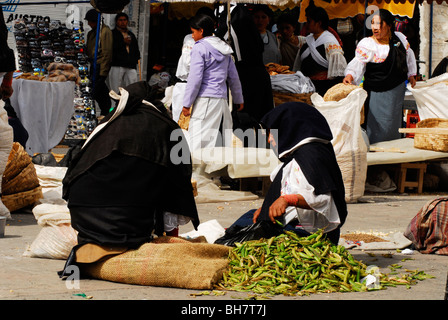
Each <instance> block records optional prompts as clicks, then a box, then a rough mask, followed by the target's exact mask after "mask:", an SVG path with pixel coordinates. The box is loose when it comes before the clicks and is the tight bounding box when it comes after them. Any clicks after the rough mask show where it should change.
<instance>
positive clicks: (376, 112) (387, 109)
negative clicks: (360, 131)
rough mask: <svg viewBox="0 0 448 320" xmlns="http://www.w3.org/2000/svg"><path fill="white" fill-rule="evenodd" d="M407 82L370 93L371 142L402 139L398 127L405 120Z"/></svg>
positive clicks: (367, 121)
mask: <svg viewBox="0 0 448 320" xmlns="http://www.w3.org/2000/svg"><path fill="white" fill-rule="evenodd" d="M405 91H406V86H405V82H403V83H401V84H399V85H398V86H396V87H395V88H393V89H391V90H388V91H384V92H375V91H370V93H369V108H368V112H367V117H366V131H367V136H368V137H369V142H370V143H376V142H381V141H389V140H395V139H400V138H401V134H400V133H399V132H398V129H399V128H401V126H402V121H403V101H404V95H405Z"/></svg>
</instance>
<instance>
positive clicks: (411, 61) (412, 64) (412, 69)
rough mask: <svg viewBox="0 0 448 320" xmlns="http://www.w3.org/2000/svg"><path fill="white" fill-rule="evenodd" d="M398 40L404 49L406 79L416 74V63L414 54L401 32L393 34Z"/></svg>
mask: <svg viewBox="0 0 448 320" xmlns="http://www.w3.org/2000/svg"><path fill="white" fill-rule="evenodd" d="M395 34H396V35H397V37H398V39H400V41H401V43H403V45H404V47H405V48H406V62H407V65H408V78H409V77H411V76H415V75H416V74H417V61H416V60H415V53H414V50H412V48H411V45H410V44H409V42H408V39H407V38H406V36H405V35H404V34H402V33H401V32H397V31H396V32H395Z"/></svg>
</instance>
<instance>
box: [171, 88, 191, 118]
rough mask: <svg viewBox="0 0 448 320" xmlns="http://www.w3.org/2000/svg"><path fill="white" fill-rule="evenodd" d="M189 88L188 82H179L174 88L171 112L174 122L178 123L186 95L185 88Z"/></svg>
mask: <svg viewBox="0 0 448 320" xmlns="http://www.w3.org/2000/svg"><path fill="white" fill-rule="evenodd" d="M186 87H187V83H186V82H178V83H176V84H175V85H174V88H173V98H172V101H171V112H172V113H173V120H174V121H176V122H178V121H179V117H180V113H181V112H182V108H183V105H182V104H183V100H184V94H185V88H186Z"/></svg>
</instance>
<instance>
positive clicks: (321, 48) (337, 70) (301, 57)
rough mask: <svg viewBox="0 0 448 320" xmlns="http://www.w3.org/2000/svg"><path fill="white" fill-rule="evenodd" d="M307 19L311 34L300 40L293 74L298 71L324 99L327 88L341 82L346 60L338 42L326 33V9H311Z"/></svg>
mask: <svg viewBox="0 0 448 320" xmlns="http://www.w3.org/2000/svg"><path fill="white" fill-rule="evenodd" d="M306 17H307V24H306V26H307V29H308V31H309V32H310V34H309V35H308V36H306V37H301V39H302V40H301V41H300V50H299V52H298V53H297V56H296V59H295V61H294V67H293V71H301V72H302V73H303V74H304V75H305V76H307V77H309V78H310V79H311V81H312V82H313V84H314V86H315V87H316V92H317V93H318V94H319V95H321V96H324V95H325V93H326V92H327V90H328V89H330V88H331V87H332V86H334V85H336V84H338V83H341V82H342V80H343V79H344V75H345V74H344V72H345V68H346V66H347V61H346V60H345V57H344V51H343V50H342V47H341V45H340V43H339V41H338V39H336V37H335V36H334V35H333V34H332V33H331V32H330V31H328V28H329V27H328V24H329V18H328V14H327V13H326V12H325V10H324V9H323V8H321V7H313V8H310V9H309V10H307V12H306ZM303 39H304V40H305V41H303Z"/></svg>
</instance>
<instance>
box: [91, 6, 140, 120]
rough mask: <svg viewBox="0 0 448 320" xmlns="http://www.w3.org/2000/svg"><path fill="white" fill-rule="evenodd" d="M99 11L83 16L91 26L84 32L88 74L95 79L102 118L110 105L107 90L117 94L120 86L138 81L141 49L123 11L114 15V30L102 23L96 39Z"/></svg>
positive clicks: (94, 94) (94, 90) (94, 89)
mask: <svg viewBox="0 0 448 320" xmlns="http://www.w3.org/2000/svg"><path fill="white" fill-rule="evenodd" d="M98 14H99V13H98V11H96V10H95V9H90V10H89V11H87V13H86V15H85V20H87V23H88V25H89V27H90V28H91V30H90V31H89V32H88V34H87V55H88V57H89V59H90V63H91V66H92V67H91V68H90V77H91V79H92V80H93V81H94V86H93V98H94V99H95V101H96V102H97V103H98V107H99V109H100V113H101V116H103V117H104V116H106V115H107V114H109V112H110V110H111V107H112V101H111V99H110V97H109V91H110V90H114V91H115V92H117V93H119V87H126V86H127V85H129V84H131V83H135V82H137V81H138V74H137V67H138V61H139V60H140V50H139V47H138V41H137V38H136V37H135V35H134V33H132V31H131V30H129V29H128V23H129V17H128V15H127V14H126V13H124V12H122V13H119V14H117V15H116V16H115V28H114V29H113V30H111V29H110V28H109V26H107V25H106V24H105V23H101V26H100V36H99V39H98V40H99V41H98V42H97V41H96V38H97V29H98ZM95 58H96V63H94V59H95Z"/></svg>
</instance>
